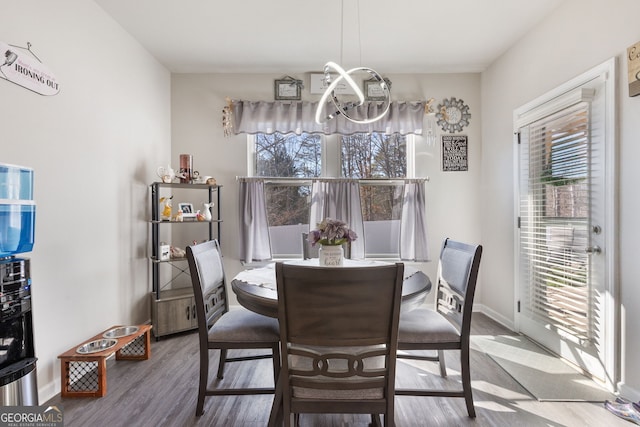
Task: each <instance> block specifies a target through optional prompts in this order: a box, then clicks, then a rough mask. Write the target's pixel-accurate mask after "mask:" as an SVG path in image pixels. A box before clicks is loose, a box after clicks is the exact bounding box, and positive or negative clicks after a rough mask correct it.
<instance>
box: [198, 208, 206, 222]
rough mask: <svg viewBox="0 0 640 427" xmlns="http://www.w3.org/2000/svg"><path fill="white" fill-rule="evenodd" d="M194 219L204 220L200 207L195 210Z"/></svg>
mask: <svg viewBox="0 0 640 427" xmlns="http://www.w3.org/2000/svg"><path fill="white" fill-rule="evenodd" d="M196 220H197V221H206V219H205V217H204V214H203V213H202V212H200V209H198V210H197V211H196Z"/></svg>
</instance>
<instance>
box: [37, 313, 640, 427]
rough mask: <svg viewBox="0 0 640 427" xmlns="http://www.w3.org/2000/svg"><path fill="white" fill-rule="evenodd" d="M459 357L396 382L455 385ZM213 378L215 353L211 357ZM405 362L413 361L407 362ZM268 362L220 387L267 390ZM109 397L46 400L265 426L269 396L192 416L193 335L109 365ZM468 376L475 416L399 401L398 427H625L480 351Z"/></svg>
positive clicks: (476, 329)
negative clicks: (535, 386) (530, 385)
mask: <svg viewBox="0 0 640 427" xmlns="http://www.w3.org/2000/svg"><path fill="white" fill-rule="evenodd" d="M472 325H473V332H472V333H473V334H474V335H500V334H509V333H510V332H509V331H508V330H506V329H505V328H503V327H502V326H501V325H499V324H497V323H495V322H493V321H492V320H490V319H488V318H487V317H486V316H483V315H481V314H477V313H476V314H474V317H473V321H472ZM457 357H458V355H457V352H447V368H448V373H449V376H448V378H447V379H442V378H440V377H439V374H438V368H437V366H436V365H435V364H433V363H431V362H410V361H407V360H404V361H402V362H399V364H398V375H397V384H398V385H399V386H404V387H406V386H411V384H412V383H415V382H416V381H424V383H427V384H429V385H433V384H440V385H442V386H447V385H451V384H453V385H454V387H457V386H458V384H457V382H458V381H459V364H458V361H457V360H456V359H457ZM211 360H212V363H211V364H212V369H211V372H212V375H211V378H212V379H213V378H214V377H215V369H216V367H217V353H213V352H212V359H211ZM409 362H410V363H409ZM270 363H271V361H269V360H261V361H258V362H249V363H233V364H230V365H229V366H228V369H227V371H226V375H225V379H224V380H223V381H225V382H227V381H228V382H234V383H235V382H240V381H241V382H243V383H244V382H247V383H251V384H252V385H258V386H259V385H262V386H268V385H270V384H271V381H272V370H271V365H270ZM107 376H108V379H107V395H106V396H105V397H102V398H65V399H62V398H61V397H60V396H59V395H58V396H56V397H54V398H53V399H51V400H50V401H48V402H46V403H44V404H47V405H60V406H62V408H63V412H64V424H65V426H67V427H73V426H82V427H86V426H91V427H102V426H123V427H125V426H126V427H137V426H140V427H147V426H153V427H156V426H176V427H187V426H220V427H223V426H224V427H230V426H238V427H240V426H249V427H251V426H264V425H266V423H267V420H268V418H269V411H270V408H271V401H272V399H273V396H272V395H264V396H240V397H235V396H230V397H209V398H207V399H206V400H205V413H204V415H203V416H202V417H196V416H195V407H196V397H197V378H198V341H197V335H196V334H195V333H189V334H183V335H175V336H170V337H165V338H163V339H161V340H160V341H157V342H156V341H154V342H153V343H152V353H151V359H150V360H147V361H141V362H135V361H117V362H116V361H115V360H111V361H109V363H108V369H107ZM471 378H472V383H473V393H474V402H475V406H476V412H477V418H476V419H471V418H469V417H468V416H467V412H466V408H465V405H464V400H463V399H459V398H456V399H453V398H435V397H410V396H402V397H396V416H395V419H396V425H397V426H398V427H405V426H406V427H414V426H416V427H417V426H427V427H429V426H509V427H510V426H553V427H557V426H594V427H595V426H598V427H600V426H604V425H606V426H614V427H615V426H626V427H628V426H630V425H631V424H630V423H628V422H627V421H624V420H622V419H620V418H618V417H616V416H615V415H613V414H611V413H609V412H608V411H607V410H606V409H604V406H603V405H602V404H601V403H583V402H538V401H537V400H535V399H534V398H533V397H531V395H529V394H528V393H527V391H526V390H525V389H523V388H522V387H521V386H520V385H519V384H518V383H517V382H515V381H514V380H513V379H512V378H511V377H510V376H509V375H508V374H507V373H506V372H505V371H503V370H502V368H500V367H499V366H498V365H497V364H496V363H495V362H494V361H493V360H492V359H491V358H489V357H488V356H487V355H485V354H484V353H482V352H480V351H477V350H472V352H471ZM369 420H370V418H369V417H367V416H361V415H335V416H331V415H328V416H327V415H303V416H302V417H301V419H300V424H301V426H310V427H311V426H313V427H337V426H367V425H368V422H369Z"/></svg>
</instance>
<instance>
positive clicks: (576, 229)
mask: <svg viewBox="0 0 640 427" xmlns="http://www.w3.org/2000/svg"><path fill="white" fill-rule="evenodd" d="M580 99H581V98H580ZM576 101H577V102H576ZM567 104H568V105H567ZM558 106H559V105H556V107H558ZM554 109H555V110H556V111H555V112H552V113H550V114H547V115H544V114H537V117H536V116H535V115H534V116H533V117H534V121H532V122H530V123H528V124H527V125H525V126H523V127H521V128H520V135H519V138H520V143H521V147H520V156H521V157H520V273H521V278H522V279H523V280H525V281H526V282H528V287H527V292H526V295H522V297H523V298H522V299H523V300H522V301H521V302H522V303H524V304H523V305H524V307H523V308H524V310H527V311H528V315H529V316H531V317H536V318H539V319H540V320H542V321H543V322H544V323H546V324H550V325H553V326H554V327H555V328H557V329H560V330H564V331H565V332H567V333H569V334H571V335H574V336H576V337H578V338H580V339H589V338H590V336H591V324H592V319H591V316H590V312H591V310H590V302H589V301H590V298H589V280H588V272H589V257H588V256H587V254H586V252H585V248H586V247H588V226H589V211H590V210H589V203H590V201H589V184H590V176H589V171H590V168H589V165H590V157H591V155H592V153H591V150H590V135H589V132H590V131H589V129H590V128H589V115H590V103H589V102H588V101H580V100H579V99H576V100H574V102H566V103H565V105H561V106H560V109H557V108H554Z"/></svg>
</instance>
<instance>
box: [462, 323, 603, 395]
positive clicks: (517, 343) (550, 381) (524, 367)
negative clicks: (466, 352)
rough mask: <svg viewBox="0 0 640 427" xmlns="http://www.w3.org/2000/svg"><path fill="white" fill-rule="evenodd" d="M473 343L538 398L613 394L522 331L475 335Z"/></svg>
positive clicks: (472, 339) (472, 338)
mask: <svg viewBox="0 0 640 427" xmlns="http://www.w3.org/2000/svg"><path fill="white" fill-rule="evenodd" d="M471 342H472V345H474V347H476V348H477V349H479V350H480V351H483V352H484V353H486V354H487V355H489V356H490V357H491V358H492V359H493V360H494V361H495V362H496V363H497V364H498V365H500V366H501V367H502V368H503V369H504V370H505V371H507V373H508V374H509V375H511V376H512V377H513V379H515V380H516V381H517V382H518V383H520V385H522V387H524V388H525V389H527V391H528V392H529V393H531V394H532V395H533V396H534V397H535V398H536V399H538V400H539V401H545V400H547V401H583V402H604V401H605V400H614V399H615V396H614V395H613V394H612V393H610V392H609V391H607V390H605V389H604V388H602V387H601V386H600V385H599V384H597V383H596V382H595V381H593V380H591V379H590V378H588V377H586V376H584V375H582V374H581V373H580V372H578V371H577V370H576V369H575V368H573V367H572V366H570V365H569V364H567V363H566V362H564V361H562V360H561V359H560V358H558V357H557V356H555V355H554V354H551V353H549V352H548V351H546V350H545V349H544V348H542V347H540V346H539V345H537V344H535V343H534V342H533V341H531V340H530V339H528V338H527V337H525V336H522V335H515V336H512V335H498V336H488V335H485V336H483V335H476V336H472V337H471Z"/></svg>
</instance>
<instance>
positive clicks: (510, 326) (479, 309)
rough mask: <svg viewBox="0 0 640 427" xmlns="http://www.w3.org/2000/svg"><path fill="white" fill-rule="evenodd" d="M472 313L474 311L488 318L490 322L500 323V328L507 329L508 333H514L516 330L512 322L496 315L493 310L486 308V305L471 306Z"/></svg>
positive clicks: (498, 314)
mask: <svg viewBox="0 0 640 427" xmlns="http://www.w3.org/2000/svg"><path fill="white" fill-rule="evenodd" d="M473 311H476V312H479V313H482V314H484V315H485V316H487V317H489V318H490V319H491V320H495V321H496V322H498V323H500V324H501V325H502V326H504V327H505V328H507V329H509V330H510V331H515V330H516V327H515V324H514V323H513V320H511V319H507V318H506V317H504V316H503V315H502V314H500V313H498V312H497V311H495V310H492V309H491V308H489V307H487V306H486V305H483V304H474V305H473Z"/></svg>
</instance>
